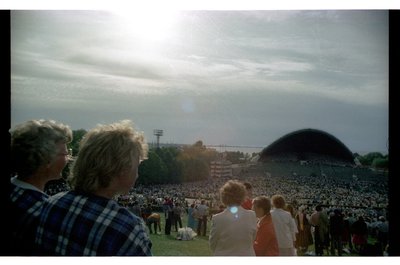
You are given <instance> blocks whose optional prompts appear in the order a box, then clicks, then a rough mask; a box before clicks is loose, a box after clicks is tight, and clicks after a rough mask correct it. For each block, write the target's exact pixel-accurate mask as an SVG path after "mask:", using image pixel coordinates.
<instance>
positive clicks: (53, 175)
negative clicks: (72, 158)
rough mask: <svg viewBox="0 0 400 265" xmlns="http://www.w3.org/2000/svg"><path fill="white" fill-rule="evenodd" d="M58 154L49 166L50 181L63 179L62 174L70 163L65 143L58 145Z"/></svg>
mask: <svg viewBox="0 0 400 265" xmlns="http://www.w3.org/2000/svg"><path fill="white" fill-rule="evenodd" d="M56 148H57V154H56V156H55V158H54V159H53V161H51V162H50V163H49V164H48V169H49V171H48V172H49V176H48V177H49V179H59V178H61V176H62V175H61V173H62V171H63V169H64V167H65V166H66V165H67V163H68V161H69V154H68V149H67V145H66V144H65V143H58V144H57V147H56Z"/></svg>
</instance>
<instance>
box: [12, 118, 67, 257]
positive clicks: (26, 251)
mask: <svg viewBox="0 0 400 265" xmlns="http://www.w3.org/2000/svg"><path fill="white" fill-rule="evenodd" d="M10 133H11V146H10V151H11V156H10V157H11V159H10V160H11V161H10V162H11V164H10V170H11V172H10V173H11V174H12V178H11V181H10V186H9V188H10V189H9V199H10V200H9V204H8V205H9V208H10V209H9V210H10V211H9V212H8V211H6V212H7V216H8V218H10V220H9V221H10V227H8V228H7V231H9V232H10V233H11V238H10V240H8V241H7V240H6V241H5V242H7V246H6V247H7V249H6V250H5V252H6V253H7V254H8V255H17V256H26V255H28V256H31V255H34V254H35V251H36V250H35V232H36V228H37V224H38V221H39V215H40V212H41V209H42V206H43V203H44V201H46V200H47V199H48V198H49V196H48V195H47V194H45V192H44V188H45V185H46V183H48V182H49V181H50V180H56V179H60V178H61V173H62V170H63V169H64V167H65V166H66V165H67V163H68V161H69V154H68V149H67V144H68V143H69V142H71V141H72V131H71V129H70V128H69V126H67V125H65V124H62V123H58V122H56V121H53V120H29V121H26V122H23V123H20V124H18V125H16V126H15V127H14V128H12V129H11V130H10Z"/></svg>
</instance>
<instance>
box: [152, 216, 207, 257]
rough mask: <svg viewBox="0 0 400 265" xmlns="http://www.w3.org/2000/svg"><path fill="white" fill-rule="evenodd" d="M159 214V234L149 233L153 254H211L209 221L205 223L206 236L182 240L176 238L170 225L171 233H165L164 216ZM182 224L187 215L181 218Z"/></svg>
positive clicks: (185, 221)
mask: <svg viewBox="0 0 400 265" xmlns="http://www.w3.org/2000/svg"><path fill="white" fill-rule="evenodd" d="M160 215H161V230H162V232H161V235H157V234H150V238H151V241H152V242H153V247H152V253H153V255H154V256H212V253H211V250H210V248H209V246H208V235H209V231H210V222H208V224H207V236H205V237H204V236H196V237H195V238H194V239H193V240H189V241H182V240H178V239H176V236H177V232H175V227H174V226H172V228H171V234H170V235H165V232H164V227H165V218H164V214H163V213H160ZM182 225H183V227H185V226H186V225H187V215H184V216H183V218H182Z"/></svg>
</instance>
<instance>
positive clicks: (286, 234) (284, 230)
mask: <svg viewBox="0 0 400 265" xmlns="http://www.w3.org/2000/svg"><path fill="white" fill-rule="evenodd" d="M271 216H272V223H273V224H274V228H275V234H276V238H277V239H278V246H279V248H293V247H294V245H293V242H294V241H295V240H296V230H297V227H296V223H295V221H294V219H293V218H292V216H291V215H290V213H289V212H287V211H285V210H283V209H273V210H271Z"/></svg>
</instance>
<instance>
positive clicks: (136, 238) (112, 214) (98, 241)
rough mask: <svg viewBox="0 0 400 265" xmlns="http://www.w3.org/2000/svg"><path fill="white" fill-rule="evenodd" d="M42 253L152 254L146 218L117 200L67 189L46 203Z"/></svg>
mask: <svg viewBox="0 0 400 265" xmlns="http://www.w3.org/2000/svg"><path fill="white" fill-rule="evenodd" d="M36 243H37V244H38V245H39V246H40V250H39V253H38V254H39V255H67V256H95V255H97V256H151V255H152V254H151V246H152V243H151V241H150V238H149V236H148V235H147V233H146V230H145V226H144V223H143V221H142V220H141V219H140V218H139V217H137V216H135V215H134V214H132V213H131V212H130V211H129V210H127V209H126V208H124V207H121V206H119V205H118V203H117V202H116V201H114V200H110V199H106V198H103V197H98V196H95V195H89V194H83V193H78V192H75V191H68V192H63V193H59V194H56V195H54V196H52V197H51V198H50V199H49V200H48V201H47V202H46V203H45V205H44V207H43V212H42V215H41V218H40V223H39V227H38V230H37V234H36Z"/></svg>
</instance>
